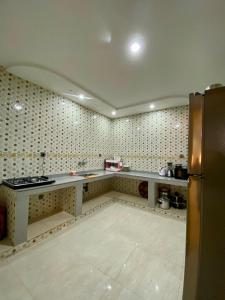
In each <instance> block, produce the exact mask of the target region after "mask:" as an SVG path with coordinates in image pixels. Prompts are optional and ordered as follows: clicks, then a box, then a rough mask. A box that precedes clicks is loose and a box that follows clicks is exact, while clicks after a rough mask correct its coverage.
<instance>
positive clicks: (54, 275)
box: [0, 198, 185, 300]
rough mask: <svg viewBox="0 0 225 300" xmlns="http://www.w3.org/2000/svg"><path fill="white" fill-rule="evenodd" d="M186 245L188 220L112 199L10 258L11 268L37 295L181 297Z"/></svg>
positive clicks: (168, 299) (167, 299) (65, 299)
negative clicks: (73, 223) (109, 202)
mask: <svg viewBox="0 0 225 300" xmlns="http://www.w3.org/2000/svg"><path fill="white" fill-rule="evenodd" d="M108 199H109V198H108ZM56 220H57V218H56ZM184 249H185V223H183V222H179V221H176V220H173V219H169V218H164V217H162V216H159V215H156V214H152V213H150V212H148V211H144V210H140V209H138V208H135V207H130V206H126V205H123V204H120V203H112V204H111V205H109V206H106V207H104V208H103V209H101V210H99V211H97V212H96V213H94V214H93V215H90V216H88V217H85V218H83V219H81V220H80V222H78V223H76V224H75V225H74V226H72V227H71V228H70V229H68V230H66V231H64V232H62V233H60V234H59V235H57V236H56V237H55V238H52V239H50V240H49V241H45V242H44V243H43V244H40V245H38V246H37V247H36V246H35V247H33V248H30V249H27V250H26V251H24V252H21V253H20V254H18V255H15V256H14V257H12V258H10V259H8V268H9V271H8V272H13V274H16V275H15V276H17V277H15V278H17V279H18V280H20V281H21V282H22V284H23V285H24V287H25V288H24V289H25V291H26V289H27V290H29V292H30V294H31V295H32V296H33V297H34V299H35V300H39V299H40V300H45V299H48V300H49V299H50V300H51V299H56V300H57V299H60V300H61V299H63V300H70V299H71V300H72V299H73V300H74V299H79V300H80V299H81V300H82V299H88V300H89V299H116V300H117V299H119V300H122V299H124V300H126V299H129V300H135V299H140V300H145V299H148V300H149V299H153V300H157V299H160V300H178V299H180V297H181V296H180V295H181V285H182V276H183V269H184ZM13 285H15V286H16V285H17V282H15V283H13ZM0 292H1V285H0ZM28 295H29V293H28ZM6 299H7V298H6ZM9 299H13V298H9ZM15 299H17V298H15ZM21 299H26V298H21ZM27 299H30V298H27Z"/></svg>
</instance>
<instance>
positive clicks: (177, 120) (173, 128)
mask: <svg viewBox="0 0 225 300" xmlns="http://www.w3.org/2000/svg"><path fill="white" fill-rule="evenodd" d="M112 130H113V136H114V139H113V152H114V154H115V155H118V156H121V157H122V159H123V160H124V162H125V163H126V164H129V165H130V167H131V169H133V170H144V171H149V170H150V171H152V172H157V171H158V170H159V168H160V167H163V166H166V165H167V162H170V161H171V162H174V163H184V164H186V162H187V153H188V106H180V107H175V108H170V109H165V110H160V111H155V112H150V113H144V114H139V115H134V116H130V117H127V118H120V119H115V120H113V121H112Z"/></svg>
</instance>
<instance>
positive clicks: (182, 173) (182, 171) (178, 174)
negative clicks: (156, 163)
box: [174, 164, 189, 180]
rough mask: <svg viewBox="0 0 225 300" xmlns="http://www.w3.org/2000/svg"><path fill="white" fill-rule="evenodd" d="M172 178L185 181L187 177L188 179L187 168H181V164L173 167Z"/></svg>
mask: <svg viewBox="0 0 225 300" xmlns="http://www.w3.org/2000/svg"><path fill="white" fill-rule="evenodd" d="M174 177H175V179H184V180H187V179H188V177H189V175H188V169H187V167H186V166H182V164H177V165H175V169H174Z"/></svg>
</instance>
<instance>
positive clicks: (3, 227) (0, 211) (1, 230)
mask: <svg viewBox="0 0 225 300" xmlns="http://www.w3.org/2000/svg"><path fill="white" fill-rule="evenodd" d="M6 219H7V213H6V208H5V207H4V206H0V240H2V239H4V238H5V237H6V234H7V222H6Z"/></svg>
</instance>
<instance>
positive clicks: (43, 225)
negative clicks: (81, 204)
mask: <svg viewBox="0 0 225 300" xmlns="http://www.w3.org/2000/svg"><path fill="white" fill-rule="evenodd" d="M71 219H74V216H72V215H70V214H68V213H66V212H64V211H62V212H59V213H57V214H54V215H52V216H49V217H47V218H44V219H42V220H40V221H37V222H34V223H32V224H29V225H28V229H27V237H28V240H30V239H32V238H34V237H37V236H38V235H40V234H42V233H44V232H46V231H48V230H50V229H52V228H54V227H56V226H58V225H60V224H63V223H64V222H67V221H70V220H71Z"/></svg>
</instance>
